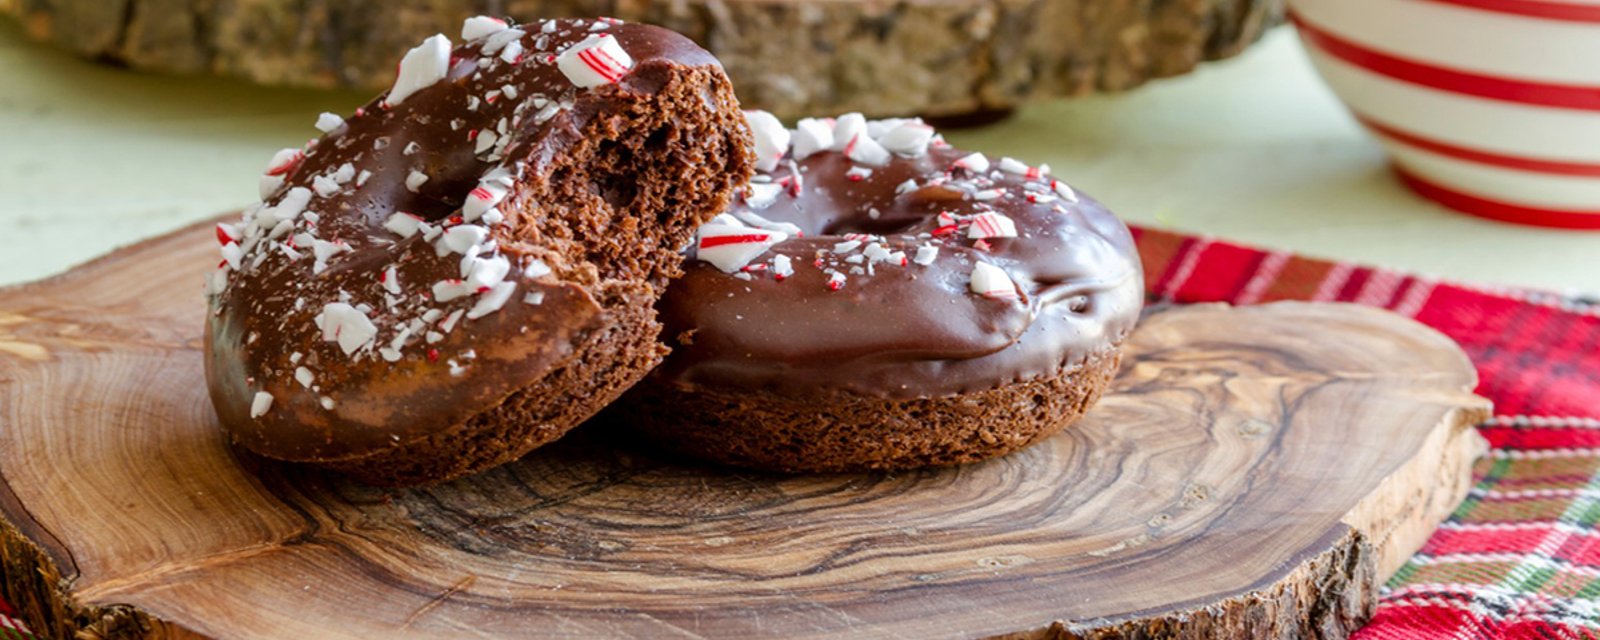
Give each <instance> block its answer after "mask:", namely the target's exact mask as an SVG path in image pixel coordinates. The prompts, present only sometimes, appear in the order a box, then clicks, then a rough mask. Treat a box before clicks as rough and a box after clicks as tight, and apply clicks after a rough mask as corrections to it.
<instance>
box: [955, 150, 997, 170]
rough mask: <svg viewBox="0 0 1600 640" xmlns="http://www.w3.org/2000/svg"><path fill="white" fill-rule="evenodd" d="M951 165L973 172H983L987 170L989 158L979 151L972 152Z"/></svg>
mask: <svg viewBox="0 0 1600 640" xmlns="http://www.w3.org/2000/svg"><path fill="white" fill-rule="evenodd" d="M953 166H954V167H956V168H960V169H966V170H967V171H971V172H973V173H983V172H985V171H988V170H989V158H987V157H985V156H984V155H983V154H981V153H972V154H970V155H967V156H966V157H964V158H961V159H960V160H957V161H956V162H955V164H954V165H953Z"/></svg>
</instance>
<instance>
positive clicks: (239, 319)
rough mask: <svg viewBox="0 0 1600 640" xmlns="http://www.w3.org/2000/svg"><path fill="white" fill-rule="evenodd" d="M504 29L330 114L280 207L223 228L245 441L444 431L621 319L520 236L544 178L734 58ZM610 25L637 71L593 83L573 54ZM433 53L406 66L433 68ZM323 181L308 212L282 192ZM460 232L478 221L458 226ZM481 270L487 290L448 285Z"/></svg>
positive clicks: (226, 345) (286, 171)
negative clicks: (413, 80) (582, 142)
mask: <svg viewBox="0 0 1600 640" xmlns="http://www.w3.org/2000/svg"><path fill="white" fill-rule="evenodd" d="M480 20H481V19H480ZM492 25H498V27H497V28H495V29H493V31H494V33H493V34H491V35H488V36H486V37H477V38H476V39H474V40H473V41H471V42H468V43H466V44H464V45H461V46H458V47H455V48H454V49H453V50H450V51H449V53H448V62H446V61H445V60H444V58H443V56H444V55H445V54H444V51H442V49H447V48H448V42H447V41H445V40H443V38H442V36H441V37H439V38H440V40H439V41H438V42H433V44H435V45H436V46H437V47H439V49H436V50H434V52H433V53H434V54H436V55H435V57H434V58H433V59H432V60H431V62H432V63H434V66H433V67H431V68H432V69H436V70H443V71H441V73H442V75H443V77H442V78H439V79H437V81H431V83H430V84H427V85H426V86H423V87H422V88H420V89H418V90H416V91H415V92H414V93H412V94H410V95H408V96H404V97H403V99H401V100H399V101H398V102H397V103H395V104H388V103H387V101H386V97H385V96H380V97H379V98H377V99H374V100H373V101H372V102H370V103H368V104H367V105H365V106H364V107H362V108H361V109H359V110H357V112H356V114H355V115H354V116H353V117H350V118H349V119H348V120H345V121H343V122H342V123H341V122H339V119H338V118H335V117H332V116H324V118H325V121H328V122H329V124H328V126H326V127H325V128H326V129H327V130H328V132H327V135H325V136H323V137H322V138H320V139H317V140H313V141H312V142H311V143H310V144H309V145H308V146H307V147H306V148H305V149H304V151H303V159H299V160H296V159H295V154H294V153H293V152H292V151H286V152H284V153H280V157H279V158H276V159H275V164H276V166H275V167H274V168H273V169H271V170H269V174H276V175H267V176H263V204H262V205H258V206H257V207H253V208H252V209H251V210H248V211H247V212H246V214H245V218H244V220H243V221H242V222H241V223H240V224H239V225H222V226H221V227H219V231H218V234H219V241H221V242H222V243H223V245H222V246H223V249H224V257H225V260H224V261H223V263H222V264H221V266H219V268H218V270H217V272H216V273H214V274H212V276H211V277H210V278H209V279H208V293H209V302H210V310H211V314H210V316H209V319H208V322H207V327H206V331H207V354H206V369H207V380H208V383H209V386H210V390H211V396H212V399H213V402H214V404H215V406H216V408H217V412H218V415H219V417H220V418H221V421H222V424H223V426H224V428H225V429H226V430H227V432H228V433H229V434H230V435H231V437H232V438H233V439H234V440H236V441H237V442H239V443H241V444H243V445H244V446H246V447H247V448H249V449H252V450H254V451H256V452H258V453H261V454H264V455H267V456H271V457H275V458H280V459H287V460H297V461H330V460H340V459H352V458H356V457H360V456H362V455H366V454H370V453H373V452H375V451H380V450H383V449H384V448H386V447H392V446H396V445H398V444H400V443H404V442H408V441H411V440H414V439H416V438H419V437H424V436H427V435H430V434H434V433H437V432H439V431H440V430H442V429H446V428H450V427H452V426H455V425H458V424H461V423H462V422H463V421H465V420H467V419H469V418H470V417H472V416H474V415H476V414H478V413H480V412H482V411H484V410H486V409H488V408H490V407H493V406H495V405H496V404H498V403H499V402H500V401H501V400H502V399H504V398H505V397H507V396H508V395H509V394H511V393H513V392H516V391H518V390H519V389H521V388H523V387H524V386H526V385H527V384H529V383H530V382H532V381H535V380H538V379H540V378H541V377H542V376H544V375H545V374H547V373H548V372H550V371H552V370H553V369H555V368H556V367H559V366H561V365H562V364H563V362H564V361H565V360H566V359H567V358H569V357H570V356H571V355H572V352H573V347H574V343H576V342H577V341H579V340H580V339H581V337H582V336H583V335H585V334H586V333H587V332H590V331H592V330H594V329H596V328H597V327H599V326H602V325H603V323H605V322H606V320H607V318H606V314H605V312H604V310H603V309H602V307H601V306H600V305H599V304H598V303H597V302H596V300H595V299H594V298H593V297H591V295H590V294H589V293H588V292H587V291H586V290H585V289H584V288H581V287H579V286H577V285H575V284H572V283H571V281H570V280H569V279H568V278H566V275H567V272H568V271H569V270H571V269H573V268H574V267H573V266H572V265H563V264H560V263H559V262H558V261H557V260H558V258H552V257H550V256H548V255H543V254H541V253H540V252H539V247H538V246H534V245H531V244H530V243H528V242H527V239H526V238H525V237H522V236H521V235H520V234H519V231H520V230H522V229H525V228H527V226H528V225H527V224H526V223H527V221H528V220H529V219H531V218H532V217H535V216H539V215H540V212H541V205H540V203H538V202H535V201H532V196H530V195H529V194H530V193H540V192H543V191H536V190H533V189H530V188H529V187H530V185H545V184H548V183H549V182H550V181H551V180H552V179H557V178H555V177H554V175H558V174H555V172H556V169H558V168H559V167H560V166H561V163H562V161H563V160H564V154H565V153H566V152H567V151H568V150H569V149H571V148H572V147H573V146H574V145H575V144H576V143H577V142H578V141H579V139H580V137H581V136H583V135H585V134H584V132H585V131H587V130H590V129H592V128H593V127H594V126H608V125H606V123H605V122H602V120H605V119H607V118H618V117H621V116H620V115H619V114H620V113H621V112H622V111H623V110H624V109H625V108H627V107H629V106H630V105H634V104H638V103H641V102H645V101H648V100H649V98H650V96H651V95H652V94H653V93H655V92H657V91H659V90H660V89H661V88H662V87H663V86H664V84H665V83H667V82H669V81H670V80H671V78H672V77H673V76H674V74H675V73H678V72H679V71H681V70H682V69H684V68H686V67H696V68H709V69H718V68H719V66H718V63H717V61H716V60H715V59H714V58H713V57H712V56H711V55H710V54H708V53H706V52H705V51H704V50H702V49H701V48H700V47H698V46H696V45H695V44H694V43H693V42H691V41H690V40H688V39H687V38H685V37H683V36H680V35H678V34H676V33H673V32H671V31H667V30H665V29H660V28H655V27H650V26H644V25H632V24H620V23H617V22H616V21H589V20H556V21H541V22H535V23H529V24H524V25H504V24H501V23H500V21H493V23H492ZM596 37H600V38H614V39H615V42H616V43H617V44H619V45H620V46H621V48H622V49H623V50H624V51H625V52H626V54H627V55H628V56H629V57H631V59H632V67H631V70H630V71H629V72H628V73H627V74H626V75H625V76H624V77H622V78H620V80H617V81H616V82H615V83H614V84H603V85H602V86H597V87H593V88H584V87H580V86H577V85H575V83H574V82H575V81H574V80H573V79H571V78H570V77H569V76H568V75H567V74H566V73H564V72H563V71H562V70H561V69H560V68H559V65H558V64H557V56H558V55H559V54H560V53H561V52H563V51H565V50H567V49H568V48H569V47H572V46H573V45H575V44H578V43H581V42H585V41H589V40H590V39H592V38H596ZM430 42H432V41H430ZM428 44H429V43H425V44H424V47H419V49H423V48H425V47H426V46H428ZM414 53H415V52H414ZM425 53H427V52H424V54H425ZM418 55H419V57H424V58H425V57H426V56H425V55H423V54H418ZM408 60H409V58H408ZM426 62H430V61H428V60H424V63H426ZM424 63H419V64H418V65H416V67H417V68H412V69H407V68H404V67H403V68H402V70H401V75H402V78H405V77H407V76H408V74H410V75H418V74H419V73H420V74H421V75H422V76H423V77H425V78H426V77H427V71H428V67H427V65H426V64H424ZM418 68H421V69H422V71H420V72H419V71H418ZM716 75H717V76H718V77H721V72H720V71H717V72H716ZM707 91H710V89H709V88H708V89H707ZM707 102H708V106H710V107H711V108H715V107H714V104H712V103H713V101H711V100H710V99H709V97H708V101H707ZM320 122H323V121H319V123H320ZM319 126H322V125H321V124H319ZM489 137H492V138H493V141H492V142H491V141H490V140H489V139H488V138H489ZM486 143H487V144H486ZM497 171H498V173H497ZM553 174H554V175H553ZM418 176H424V177H425V178H426V180H425V181H422V180H421V179H419V178H418ZM482 187H489V188H494V189H500V190H501V191H503V192H505V196H504V198H503V200H498V201H497V202H498V206H497V207H494V208H493V209H492V210H491V211H492V213H484V214H483V215H482V218H479V219H463V214H464V213H466V212H465V211H464V210H463V204H464V203H465V202H467V201H468V199H469V198H470V197H474V196H473V195H470V194H476V193H478V192H475V191H474V189H475V188H482ZM296 189H301V190H302V191H300V192H299V193H298V195H297V193H296ZM306 190H309V191H310V192H311V193H310V197H309V202H307V203H306V206H305V207H304V213H299V212H296V211H294V209H295V208H296V206H295V205H293V204H290V205H285V204H284V203H285V202H286V201H290V202H292V201H293V200H294V199H295V198H297V197H300V198H304V196H306V195H307V194H306ZM485 193H487V192H485ZM286 209H287V211H286ZM397 212H399V213H403V214H413V215H412V216H411V217H410V218H409V219H407V218H404V217H402V218H396V217H395V215H396V213H397ZM295 213H298V215H289V214H295ZM285 219H287V220H285ZM397 220H398V222H399V223H400V224H399V226H391V225H395V223H396V221H397ZM285 224H287V225H288V227H287V228H284V227H283V225H285ZM408 226H409V229H407V227H408ZM469 226H470V227H479V228H481V229H482V233H481V234H479V233H478V231H479V230H478V229H466V227H469ZM458 227H459V228H461V230H462V231H471V232H473V233H465V234H461V235H459V236H452V237H453V238H454V239H449V238H446V236H451V235H452V233H451V229H454V228H458ZM407 230H414V231H416V232H415V233H414V234H411V235H409V236H408V235H407V234H406V233H404V231H407ZM474 234H478V235H474ZM230 242H231V243H232V245H233V246H232V247H231V248H230V246H229V243H230ZM451 243H456V244H455V246H456V250H452V249H451V248H450V246H449V245H451ZM468 245H470V246H468ZM230 252H231V255H230ZM540 258H543V259H544V260H543V261H541V260H540ZM546 262H548V264H546ZM507 268H509V269H508V272H507V271H506V270H507ZM496 269H499V270H500V271H495V270H496ZM472 270H475V271H472ZM485 270H487V271H485ZM552 270H553V273H552ZM468 271H472V272H473V273H475V274H476V275H475V276H474V277H477V278H479V279H480V280H481V281H482V282H484V283H486V284H485V286H481V287H476V288H474V289H472V290H463V291H459V292H455V293H454V294H453V295H455V296H456V297H454V298H450V296H451V295H452V294H451V293H449V291H450V289H451V287H455V288H461V287H462V286H463V285H461V281H462V279H464V278H467V275H466V272H468ZM488 272H493V273H488ZM485 273H488V275H484V274H485ZM469 282H470V281H469ZM440 283H443V284H442V285H441V284H440ZM452 283H454V284H452ZM505 283H509V284H505ZM490 285H493V286H490ZM440 286H443V287H444V291H446V292H447V293H446V294H445V295H440V293H439V291H440V289H438V287H440ZM446 298H450V299H446ZM491 298H492V299H491ZM486 300H487V302H486ZM340 304H342V305H347V306H348V307H349V308H348V309H346V308H345V307H344V306H337V305H340ZM330 305H334V306H330ZM369 331H370V332H371V335H370V336H369V335H368V332H369ZM341 341H345V342H347V343H348V344H345V343H342V342H341Z"/></svg>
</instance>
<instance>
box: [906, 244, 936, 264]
mask: <svg viewBox="0 0 1600 640" xmlns="http://www.w3.org/2000/svg"><path fill="white" fill-rule="evenodd" d="M938 257H939V248H938V247H935V246H933V245H931V244H925V245H922V246H920V247H917V257H915V258H912V259H911V261H912V262H915V263H917V264H920V265H922V266H924V267H926V266H928V265H930V264H933V261H934V259H935V258H938Z"/></svg>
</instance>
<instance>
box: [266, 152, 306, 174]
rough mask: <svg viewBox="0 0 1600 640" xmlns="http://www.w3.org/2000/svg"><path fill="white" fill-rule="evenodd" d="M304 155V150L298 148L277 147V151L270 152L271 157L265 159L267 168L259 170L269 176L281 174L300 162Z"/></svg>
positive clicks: (292, 168)
mask: <svg viewBox="0 0 1600 640" xmlns="http://www.w3.org/2000/svg"><path fill="white" fill-rule="evenodd" d="M305 157H306V152H305V151H302V150H300V149H296V148H292V147H291V148H288V149H279V150H278V152H277V153H274V154H272V159H271V160H268V161H267V168H266V169H263V170H262V171H261V172H262V173H265V174H267V175H269V176H281V175H283V174H286V173H288V172H290V171H292V170H294V168H295V165H298V164H300V161H301V160H304V159H305Z"/></svg>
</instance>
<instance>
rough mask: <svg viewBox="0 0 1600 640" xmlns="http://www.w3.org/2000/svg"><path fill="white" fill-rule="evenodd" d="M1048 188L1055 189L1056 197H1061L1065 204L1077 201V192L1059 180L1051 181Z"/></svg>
mask: <svg viewBox="0 0 1600 640" xmlns="http://www.w3.org/2000/svg"><path fill="white" fill-rule="evenodd" d="M1050 187H1051V188H1052V189H1055V192H1056V195H1058V196H1061V199H1062V200H1066V201H1067V202H1077V201H1078V192H1076V191H1073V190H1072V187H1069V186H1067V183H1065V182H1062V181H1060V180H1051V181H1050Z"/></svg>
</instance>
